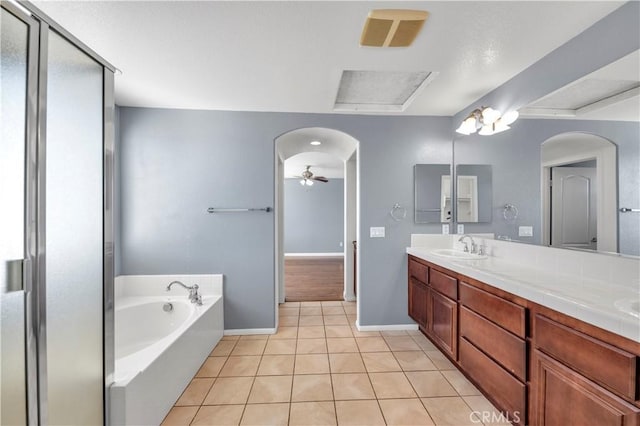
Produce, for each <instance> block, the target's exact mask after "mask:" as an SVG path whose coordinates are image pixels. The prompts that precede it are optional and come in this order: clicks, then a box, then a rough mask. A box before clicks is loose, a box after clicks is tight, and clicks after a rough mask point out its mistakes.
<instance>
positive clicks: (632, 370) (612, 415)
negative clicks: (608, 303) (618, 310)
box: [409, 256, 640, 426]
mask: <svg viewBox="0 0 640 426" xmlns="http://www.w3.org/2000/svg"><path fill="white" fill-rule="evenodd" d="M409 314H410V315H411V317H412V318H414V319H415V320H416V321H417V322H418V324H419V326H420V329H421V330H422V332H423V333H424V334H425V335H426V336H427V337H428V338H429V339H430V340H431V341H432V342H433V343H434V344H435V345H436V346H438V347H439V348H440V349H441V350H442V351H443V352H444V353H445V354H446V355H448V356H449V358H450V359H451V361H452V362H453V363H454V364H455V365H456V366H457V367H458V368H459V369H460V370H461V371H462V372H463V373H464V374H465V375H466V376H467V377H468V378H469V379H470V380H471V381H472V382H473V383H474V384H475V385H476V386H477V387H478V388H479V389H480V390H481V391H482V392H483V393H484V394H485V395H486V396H487V398H488V399H489V400H491V402H493V403H494V405H495V406H496V407H497V408H498V409H500V410H501V411H502V412H503V413H504V415H505V416H506V417H507V418H508V419H509V420H511V421H512V422H514V423H518V424H525V423H527V424H531V425H540V426H542V425H547V426H556V425H576V426H578V425H579V426H583V425H594V426H596V425H597V426H600V425H612V426H613V425H617V426H640V343H638V342H635V341H631V340H629V339H625V338H624V337H621V336H618V335H616V334H614V333H611V332H608V331H605V330H602V329H600V328H598V327H595V326H593V325H590V324H587V323H585V322H583V321H580V320H578V319H575V318H572V317H570V316H568V315H566V314H563V313H560V312H557V311H554V310H552V309H549V308H547V307H544V306H541V305H538V304H536V303H534V302H531V301H529V300H526V299H523V298H521V297H518V296H515V295H513V294H511V293H508V292H506V291H504V290H500V289H497V288H495V287H492V286H491V285H489V284H486V283H482V282H480V281H477V280H474V279H472V278H469V277H466V276H464V275H462V274H459V273H457V272H454V271H450V270H448V269H445V268H443V267H441V266H439V265H435V264H432V263H430V262H427V261H425V260H422V259H419V258H416V257H413V256H409Z"/></svg>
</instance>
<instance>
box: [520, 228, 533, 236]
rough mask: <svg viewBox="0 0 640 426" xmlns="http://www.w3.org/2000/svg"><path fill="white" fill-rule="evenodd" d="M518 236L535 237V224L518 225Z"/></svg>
mask: <svg viewBox="0 0 640 426" xmlns="http://www.w3.org/2000/svg"><path fill="white" fill-rule="evenodd" d="M518 236H519V237H533V226H519V227H518Z"/></svg>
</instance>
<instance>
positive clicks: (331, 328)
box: [324, 325, 353, 337]
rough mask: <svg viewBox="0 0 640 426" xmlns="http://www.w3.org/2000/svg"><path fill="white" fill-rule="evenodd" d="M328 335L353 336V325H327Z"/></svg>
mask: <svg viewBox="0 0 640 426" xmlns="http://www.w3.org/2000/svg"><path fill="white" fill-rule="evenodd" d="M324 329H325V330H326V334H327V337H353V332H352V331H351V327H349V326H348V325H325V327H324Z"/></svg>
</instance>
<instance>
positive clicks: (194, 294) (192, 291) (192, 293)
mask: <svg viewBox="0 0 640 426" xmlns="http://www.w3.org/2000/svg"><path fill="white" fill-rule="evenodd" d="M174 284H178V285H180V286H182V287H183V288H185V289H187V290H189V300H190V301H191V303H195V304H196V305H202V296H201V295H200V293H198V289H199V288H200V287H198V284H194V285H192V286H188V285H184V284H182V283H181V282H180V281H172V282H171V284H169V285H168V286H167V291H169V290H171V286H172V285H174Z"/></svg>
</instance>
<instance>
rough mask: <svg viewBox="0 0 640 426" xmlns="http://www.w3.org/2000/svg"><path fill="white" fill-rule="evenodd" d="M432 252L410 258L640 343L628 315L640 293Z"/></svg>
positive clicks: (639, 319) (636, 320) (636, 319)
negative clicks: (448, 256)
mask: <svg viewBox="0 0 640 426" xmlns="http://www.w3.org/2000/svg"><path fill="white" fill-rule="evenodd" d="M431 251H432V249H431V248H423V247H408V248H407V253H408V254H410V255H413V256H416V257H418V258H420V259H423V260H426V261H428V262H430V263H434V264H436V265H440V266H442V267H443V268H446V269H450V270H452V271H454V272H458V273H460V274H463V275H466V276H468V277H470V278H474V279H476V280H478V281H482V282H484V283H486V284H489V285H491V286H493V287H496V288H499V289H501V290H504V291H506V292H509V293H511V294H513V295H516V296H520V297H522V298H524V299H527V300H530V301H532V302H535V303H537V304H539V305H542V306H545V307H547V308H550V309H553V310H556V311H559V312H562V313H564V314H566V315H569V316H571V317H574V318H577V319H579V320H582V321H584V322H586V323H589V324H591V325H594V326H596V327H600V328H602V329H604V330H607V331H610V332H612V333H615V334H618V335H621V336H623V337H626V338H628V339H631V340H634V341H636V342H640V316H639V315H640V314H638V313H635V312H634V311H632V310H630V309H629V305H630V304H631V303H636V302H638V303H640V289H635V290H634V289H633V288H628V287H624V286H620V285H614V284H610V283H609V282H607V281H604V280H598V279H586V278H584V277H579V276H575V275H564V274H557V273H553V272H548V271H546V270H543V269H542V268H536V267H533V266H531V267H529V266H525V265H522V264H518V263H515V262H510V261H507V260H505V259H501V258H495V257H491V256H490V257H488V258H487V259H481V260H457V259H451V258H446V257H442V256H438V255H435V254H432V253H431ZM625 305H627V306H625ZM619 306H622V308H619Z"/></svg>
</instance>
